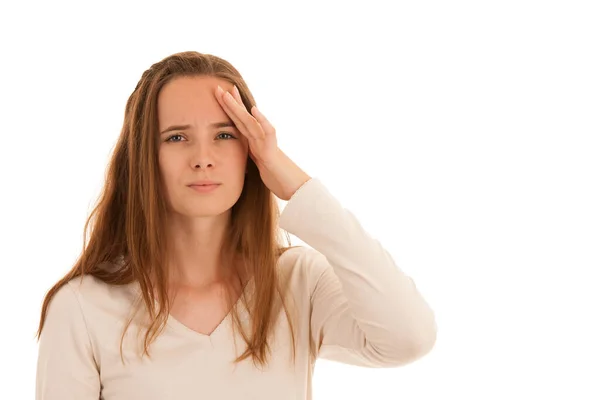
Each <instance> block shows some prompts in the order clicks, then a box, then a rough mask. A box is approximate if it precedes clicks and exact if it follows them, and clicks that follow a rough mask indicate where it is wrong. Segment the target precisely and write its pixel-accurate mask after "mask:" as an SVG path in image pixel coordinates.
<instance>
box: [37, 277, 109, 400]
mask: <svg viewBox="0 0 600 400" xmlns="http://www.w3.org/2000/svg"><path fill="white" fill-rule="evenodd" d="M35 398H36V400H69V399H73V400H75V399H77V400H92V399H93V400H98V399H99V398H100V373H99V369H98V366H97V364H96V361H95V358H94V354H93V351H92V345H91V341H90V337H89V335H88V330H87V326H86V322H85V319H84V315H83V313H82V309H81V306H80V303H79V300H78V298H77V295H76V293H75V291H74V290H73V288H72V287H71V284H70V283H67V284H65V285H64V286H62V287H61V288H60V289H59V290H58V291H57V292H56V293H55V294H54V296H53V297H52V300H51V301H50V304H49V306H48V311H47V313H46V320H45V323H44V327H43V329H42V332H41V335H40V341H39V347H38V363H37V375H36V397H35Z"/></svg>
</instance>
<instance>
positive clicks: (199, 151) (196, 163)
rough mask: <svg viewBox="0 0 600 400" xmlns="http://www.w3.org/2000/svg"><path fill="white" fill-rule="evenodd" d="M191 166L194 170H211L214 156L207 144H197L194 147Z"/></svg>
mask: <svg viewBox="0 0 600 400" xmlns="http://www.w3.org/2000/svg"><path fill="white" fill-rule="evenodd" d="M192 166H193V168H194V169H202V167H203V166H204V168H206V169H208V168H212V167H213V166H214V155H213V152H212V151H211V147H210V145H209V144H198V145H197V146H195V149H194V152H193V157H192Z"/></svg>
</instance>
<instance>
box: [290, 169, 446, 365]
mask: <svg viewBox="0 0 600 400" xmlns="http://www.w3.org/2000/svg"><path fill="white" fill-rule="evenodd" d="M280 226H281V227H282V228H283V229H285V230H287V231H288V232H290V233H292V234H294V235H295V236H297V237H298V238H300V239H301V240H302V241H304V242H305V243H307V244H308V245H309V246H311V247H312V248H313V249H314V250H313V249H311V250H309V251H308V252H307V253H306V255H305V259H304V260H303V262H305V263H306V264H307V265H306V266H307V268H309V270H310V271H311V272H310V273H311V274H312V273H315V274H318V279H317V281H316V284H315V287H314V290H313V292H312V296H311V305H312V312H311V322H310V323H311V339H312V340H313V342H314V344H315V345H316V348H317V349H318V356H319V357H321V358H326V359H330V360H334V361H339V362H343V363H347V364H354V365H360V366H368V367H392V366H400V365H404V364H407V363H409V362H412V361H414V360H416V359H418V358H420V357H422V356H423V355H425V354H426V353H428V352H429V351H430V350H431V348H432V347H433V345H434V343H435V340H436V334H437V325H436V322H435V316H434V313H433V311H432V309H431V308H430V307H429V305H428V304H427V303H426V301H425V300H424V299H423V297H422V296H421V295H420V293H419V292H418V290H417V288H416V286H415V284H414V282H413V280H412V279H411V278H410V277H409V276H407V275H405V274H404V273H403V272H402V271H401V270H400V269H399V268H398V267H397V266H396V264H395V262H394V260H393V259H392V257H391V256H390V254H389V253H388V252H387V251H386V250H385V249H384V248H383V247H382V246H381V244H380V243H379V242H378V241H377V240H375V239H374V238H372V237H371V236H369V235H368V233H367V232H365V230H364V229H363V228H362V227H361V225H360V223H359V222H358V221H357V219H356V218H355V217H354V215H353V214H352V213H350V212H349V211H347V210H346V209H344V208H343V207H342V206H341V205H340V203H339V202H338V201H337V200H336V199H335V198H334V197H333V196H332V195H331V194H330V193H329V191H327V189H326V188H325V187H324V186H323V185H322V183H321V182H320V181H319V180H317V179H314V178H313V179H311V180H309V181H308V182H306V183H305V184H304V185H303V186H302V187H300V189H298V191H297V192H296V193H295V194H294V196H293V197H292V198H291V199H290V201H289V202H288V204H287V205H286V207H285V209H284V211H283V212H282V214H281V218H280Z"/></svg>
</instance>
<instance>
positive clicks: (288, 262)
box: [278, 246, 330, 292]
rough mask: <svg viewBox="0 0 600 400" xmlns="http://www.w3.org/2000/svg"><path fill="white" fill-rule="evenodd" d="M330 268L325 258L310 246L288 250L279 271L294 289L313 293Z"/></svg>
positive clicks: (281, 261)
mask: <svg viewBox="0 0 600 400" xmlns="http://www.w3.org/2000/svg"><path fill="white" fill-rule="evenodd" d="M328 268H330V265H329V263H328V262H327V259H326V258H325V256H324V255H323V254H322V253H320V252H319V251H317V250H315V249H313V248H312V247H309V246H293V247H290V248H288V249H287V250H286V251H285V252H284V253H283V254H282V255H281V256H280V257H279V261H278V271H279V274H280V276H281V277H282V279H284V281H287V282H289V284H290V286H292V287H305V289H306V290H308V291H309V292H312V291H313V290H314V288H315V286H316V284H317V281H318V280H319V278H320V277H321V275H323V273H324V272H325V271H326V270H327V269H328Z"/></svg>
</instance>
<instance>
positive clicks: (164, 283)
mask: <svg viewBox="0 0 600 400" xmlns="http://www.w3.org/2000/svg"><path fill="white" fill-rule="evenodd" d="M254 104H255V101H254V99H253V97H252V95H251V93H250V91H249V89H248V87H247V86H246V84H245V82H244V80H243V79H242V77H241V76H240V74H239V73H238V71H237V70H236V69H235V68H234V67H233V66H232V65H231V64H230V63H228V62H227V61H225V60H223V59H220V58H218V57H215V56H212V55H207V54H200V53H197V52H183V53H178V54H174V55H172V56H170V57H167V58H165V59H164V60H162V61H160V62H158V63H156V64H154V65H153V66H152V67H151V68H150V69H148V70H147V71H146V72H144V74H143V75H142V78H141V80H140V81H139V83H138V84H137V86H136V88H135V90H134V91H133V93H132V95H131V96H130V98H129V100H128V102H127V106H126V110H125V119H124V124H123V129H122V131H121V135H120V137H119V140H118V142H117V144H116V148H115V150H114V155H113V157H112V159H111V161H110V165H109V168H108V171H107V179H106V184H105V187H104V191H103V193H102V195H101V197H100V199H99V202H98V204H97V205H96V207H95V208H94V210H93V212H92V214H91V215H90V218H89V219H88V221H87V222H86V226H85V229H84V234H86V235H87V232H88V226H90V223H92V222H93V223H92V224H91V226H92V229H91V234H90V237H89V241H87V239H86V245H85V247H84V249H83V252H82V254H81V257H80V258H79V259H78V261H77V262H76V264H75V266H74V267H73V269H72V270H71V271H70V272H69V273H68V274H67V275H66V276H65V277H64V278H62V279H61V280H60V281H59V282H58V283H57V284H56V285H54V287H52V288H51V289H50V291H49V292H48V294H47V295H46V298H45V300H44V303H43V307H42V313H41V320H40V325H39V330H38V339H39V358H38V367H37V389H36V392H37V399H40V400H41V399H43V400H55V399H56V400H58V399H60V400H66V399H77V400H86V399H98V398H99V397H100V398H102V399H105V400H125V399H127V400H137V399H144V400H150V399H170V398H172V399H178V400H184V399H198V398H209V399H213V398H219V399H236V400H237V399H250V398H252V399H254V398H256V399H259V398H260V399H277V400H282V399H299V398H307V399H308V398H311V375H312V371H313V367H314V365H315V361H316V359H317V358H325V359H329V360H336V361H339V362H343V363H348V364H354V365H360V366H367V367H395V366H400V365H404V364H407V363H409V362H412V361H414V360H416V359H418V358H420V357H422V356H423V355H425V354H426V353H427V352H429V350H430V349H431V348H432V346H433V344H434V342H435V339H436V331H437V328H436V322H435V318H434V313H433V311H432V310H431V309H430V307H429V306H428V304H427V303H426V301H425V300H424V299H423V298H422V296H421V295H420V293H419V292H418V290H417V288H416V287H415V285H414V283H413V281H412V279H411V278H410V277H408V276H406V275H405V274H404V273H403V272H402V271H401V270H400V269H399V268H398V267H397V266H396V264H395V262H394V260H393V259H392V257H391V256H390V254H389V253H388V252H387V251H386V250H385V249H384V248H383V247H382V246H381V245H380V243H379V242H378V241H377V240H375V239H374V238H372V237H371V236H369V235H368V234H367V232H365V230H364V229H363V228H362V227H361V225H360V224H359V222H358V221H357V220H356V218H355V217H354V216H353V214H351V213H350V212H349V211H347V210H346V209H344V208H343V207H342V206H341V204H340V203H339V202H338V201H337V200H336V199H335V198H334V197H333V196H332V195H331V194H330V193H329V192H328V190H327V188H326V187H324V185H323V184H322V183H321V182H320V181H319V180H318V179H317V178H311V177H310V176H308V175H307V174H306V173H305V172H304V171H303V170H302V169H300V168H299V167H298V166H297V165H296V164H295V163H294V162H293V161H292V160H291V159H290V158H289V157H287V156H286V154H285V153H283V152H282V151H281V149H279V147H278V145H277V139H276V133H275V129H274V128H273V126H272V125H271V124H270V123H269V121H268V120H267V119H266V118H265V116H264V115H263V114H261V112H260V111H258V110H257V108H256V106H255V105H254ZM274 196H277V197H278V198H280V199H282V200H284V201H288V202H287V204H286V206H285V208H284V210H283V212H282V213H281V214H280V213H279V208H278V205H277V200H276V198H275V197H274ZM279 228H282V229H283V230H285V231H287V232H289V233H292V234H294V235H296V236H297V237H298V238H300V239H301V240H302V241H303V242H305V243H306V244H308V246H295V247H292V246H290V245H291V243H290V239H289V236H288V235H287V233H286V238H287V245H284V244H283V240H282V238H281V237H280V236H279V233H280V232H281V231H280V229H279Z"/></svg>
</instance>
